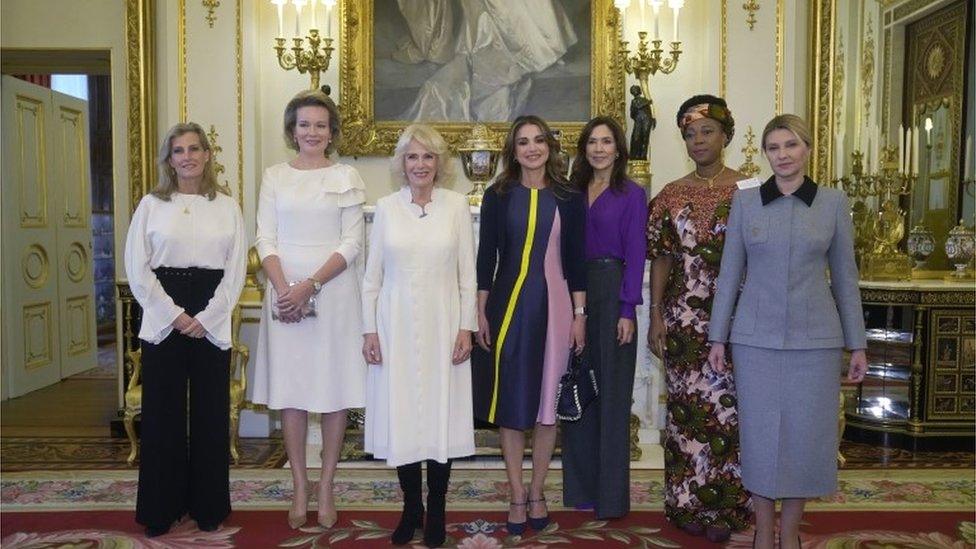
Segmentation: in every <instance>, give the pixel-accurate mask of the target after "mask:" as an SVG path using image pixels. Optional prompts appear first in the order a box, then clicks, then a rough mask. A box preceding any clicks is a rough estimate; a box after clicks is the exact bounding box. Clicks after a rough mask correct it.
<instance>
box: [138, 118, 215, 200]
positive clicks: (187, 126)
mask: <svg viewBox="0 0 976 549" xmlns="http://www.w3.org/2000/svg"><path fill="white" fill-rule="evenodd" d="M188 133H195V134H197V137H199V138H200V146H201V147H203V150H205V151H207V152H209V153H210V158H209V159H207V163H206V164H204V166H203V181H201V182H200V194H202V195H205V196H206V197H207V198H208V199H209V200H213V199H214V198H215V197H216V196H217V193H218V192H222V193H224V194H227V195H229V194H230V193H229V192H227V189H224V188H223V187H221V186H220V185H218V184H217V174H216V172H214V166H213V149H212V147H211V146H210V140H209V139H207V133H206V132H204V131H203V128H201V127H200V125H199V124H197V123H196V122H180V123H179V124H177V125H175V126H173V127H172V128H170V129H169V131H168V132H166V137H164V138H163V141H162V143H160V145H159V156H158V157H157V158H158V160H157V164H158V165H159V183H157V184H156V188H155V189H153V190H152V191H151V192H152V195H153V196H155V197H156V198H159V199H160V200H165V201H167V202H168V201H169V200H170V196H171V195H172V194H173V193H174V192H176V191H177V189H179V184H178V181H177V178H176V170H174V169H173V166H170V165H169V160H170V158H171V157H172V156H173V140H174V139H176V138H177V137H180V136H182V135H184V134H188Z"/></svg>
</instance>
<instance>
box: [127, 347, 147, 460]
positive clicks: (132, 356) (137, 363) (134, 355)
mask: <svg viewBox="0 0 976 549" xmlns="http://www.w3.org/2000/svg"><path fill="white" fill-rule="evenodd" d="M126 356H128V357H129V363H130V364H132V376H131V377H129V385H128V386H127V387H126V388H125V416H124V417H123V419H122V423H124V424H125V434H126V435H127V436H128V437H129V457H128V458H126V460H125V461H126V462H128V464H129V465H132V464H133V463H134V462H135V461H136V454H137V453H138V450H139V446H138V440H137V439H136V427H135V419H136V416H137V415H139V414H141V413H142V350H141V349H136V350H135V351H129V352H128V353H126Z"/></svg>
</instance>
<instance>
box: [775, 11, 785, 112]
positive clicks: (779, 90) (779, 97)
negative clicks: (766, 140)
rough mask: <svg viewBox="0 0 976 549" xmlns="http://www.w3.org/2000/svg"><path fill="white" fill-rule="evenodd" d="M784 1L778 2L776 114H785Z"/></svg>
mask: <svg viewBox="0 0 976 549" xmlns="http://www.w3.org/2000/svg"><path fill="white" fill-rule="evenodd" d="M783 2H784V0H776V114H781V113H782V112H783V57H784V47H783V43H784V41H785V38H786V29H785V24H786V23H785V20H784V17H785V16H786V13H785V12H786V7H785V6H784V5H783Z"/></svg>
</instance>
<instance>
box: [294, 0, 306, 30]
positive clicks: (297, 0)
mask: <svg viewBox="0 0 976 549" xmlns="http://www.w3.org/2000/svg"><path fill="white" fill-rule="evenodd" d="M307 1H308V0H291V3H292V4H293V5H294V6H295V37H296V38H301V36H302V29H301V25H300V23H301V20H302V8H303V7H304V6H305V3H306V2H307Z"/></svg>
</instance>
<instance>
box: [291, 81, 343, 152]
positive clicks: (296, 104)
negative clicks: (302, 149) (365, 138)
mask: <svg viewBox="0 0 976 549" xmlns="http://www.w3.org/2000/svg"><path fill="white" fill-rule="evenodd" d="M302 107H322V108H323V109H325V110H327V111H329V133H330V134H332V136H331V138H330V139H329V144H328V145H326V147H325V156H329V155H331V154H332V153H333V152H335V150H336V147H337V146H338V144H339V135H340V134H341V133H342V131H341V129H340V124H339V108H338V107H336V104H335V101H333V100H332V98H331V97H329V96H328V95H326V94H325V92H323V91H320V90H304V91H301V92H298V94H297V95H295V97H292V98H291V101H289V102H288V105H286V106H285V124H284V126H285V145H287V146H288V148H289V149H291V150H293V151H296V152H297V151H298V143H296V142H295V125H296V124H298V109H300V108H302Z"/></svg>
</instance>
